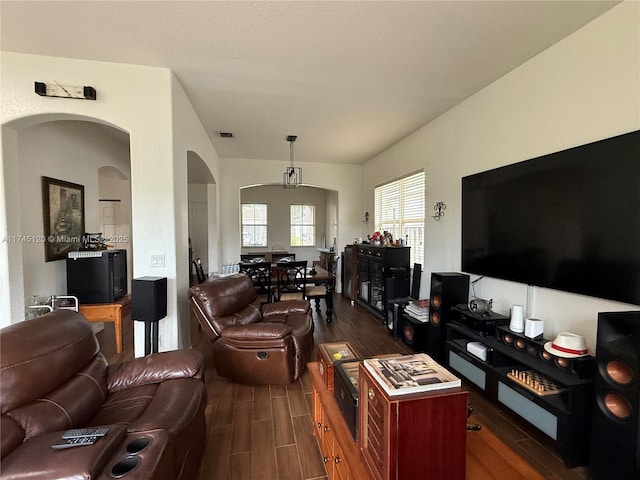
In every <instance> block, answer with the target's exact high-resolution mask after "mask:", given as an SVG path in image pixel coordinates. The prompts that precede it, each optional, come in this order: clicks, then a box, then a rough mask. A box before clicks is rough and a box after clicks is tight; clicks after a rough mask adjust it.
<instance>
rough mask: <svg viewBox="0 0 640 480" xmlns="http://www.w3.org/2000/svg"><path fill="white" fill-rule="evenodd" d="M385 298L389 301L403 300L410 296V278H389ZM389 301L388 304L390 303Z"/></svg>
mask: <svg viewBox="0 0 640 480" xmlns="http://www.w3.org/2000/svg"><path fill="white" fill-rule="evenodd" d="M384 293H385V297H386V298H387V299H389V300H390V299H394V298H403V297H408V296H409V277H407V276H405V277H404V278H393V277H387V281H386V290H385V292H384ZM389 300H387V304H388V303H389Z"/></svg>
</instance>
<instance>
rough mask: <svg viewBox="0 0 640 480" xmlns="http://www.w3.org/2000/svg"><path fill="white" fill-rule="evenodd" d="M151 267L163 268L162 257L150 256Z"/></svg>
mask: <svg viewBox="0 0 640 480" xmlns="http://www.w3.org/2000/svg"><path fill="white" fill-rule="evenodd" d="M151 266H152V267H164V255H151Z"/></svg>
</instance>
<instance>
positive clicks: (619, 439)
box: [591, 311, 640, 480]
mask: <svg viewBox="0 0 640 480" xmlns="http://www.w3.org/2000/svg"><path fill="white" fill-rule="evenodd" d="M596 362H597V368H596V376H595V402H594V403H595V404H594V410H593V422H592V432H591V478H592V479H593V480H611V479H618V478H619V479H623V478H624V479H629V480H631V479H634V480H637V479H640V415H639V412H638V410H639V409H640V311H638V312H610V313H599V314H598V334H597V344H596Z"/></svg>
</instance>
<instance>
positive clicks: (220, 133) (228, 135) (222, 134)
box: [218, 132, 233, 138]
mask: <svg viewBox="0 0 640 480" xmlns="http://www.w3.org/2000/svg"><path fill="white" fill-rule="evenodd" d="M218 135H220V137H221V138H233V133H231V132H218Z"/></svg>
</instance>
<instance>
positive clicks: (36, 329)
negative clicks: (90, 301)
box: [0, 310, 207, 480]
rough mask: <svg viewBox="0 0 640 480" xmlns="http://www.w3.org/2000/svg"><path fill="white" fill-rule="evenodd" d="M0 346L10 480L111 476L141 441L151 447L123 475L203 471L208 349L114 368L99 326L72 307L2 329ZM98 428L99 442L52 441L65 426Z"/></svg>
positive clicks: (5, 471)
mask: <svg viewBox="0 0 640 480" xmlns="http://www.w3.org/2000/svg"><path fill="white" fill-rule="evenodd" d="M0 352H1V366H0V372H1V377H0V382H1V383H2V389H1V390H0V409H1V413H2V415H1V417H0V418H1V423H0V438H1V443H0V454H1V457H2V464H1V469H2V475H1V478H2V479H3V480H10V479H21V478H29V479H30V480H36V479H41V480H53V479H69V478H98V477H100V478H102V477H105V478H107V477H109V475H111V473H112V472H111V469H112V468H116V465H120V467H121V466H122V462H123V461H124V460H125V459H126V458H127V457H129V456H131V455H130V454H129V453H128V450H127V448H128V446H129V444H131V443H133V442H136V441H139V440H140V439H141V438H146V439H148V441H149V443H150V444H149V446H148V447H147V448H145V449H144V450H143V451H141V452H140V453H139V454H136V455H135V459H133V460H130V461H131V462H133V461H137V462H139V463H140V465H139V466H138V467H137V468H135V469H133V470H132V471H131V472H129V473H128V474H127V475H126V477H123V478H126V479H127V480H136V479H142V478H144V479H154V480H158V479H165V478H166V479H184V480H187V479H189V480H190V479H193V478H197V475H198V472H199V469H200V462H201V460H202V455H203V453H204V447H205V431H206V429H205V416H204V410H205V407H206V400H207V396H206V389H205V387H204V382H203V358H202V355H201V354H200V352H198V351H196V350H186V349H185V350H176V351H171V352H162V353H154V354H152V355H149V356H147V357H144V358H136V359H133V360H127V361H124V362H119V363H114V364H111V365H109V364H107V361H106V359H105V357H104V356H103V355H102V353H101V352H100V346H99V344H98V341H97V340H96V338H95V336H94V334H93V330H92V327H91V324H90V323H89V322H87V321H86V319H85V318H84V317H83V316H82V315H81V314H79V313H76V312H73V311H71V310H56V311H54V312H52V313H49V314H46V315H43V316H41V317H38V318H35V319H33V320H27V321H23V322H19V323H16V324H13V325H11V326H9V327H6V328H3V329H2V330H0ZM97 425H105V426H108V427H109V432H108V433H107V435H106V436H105V437H104V438H100V439H99V440H97V441H96V442H95V444H93V445H88V446H82V447H75V448H69V449H63V450H55V449H53V448H51V446H52V445H53V444H56V443H60V442H61V435H62V433H63V431H65V430H68V429H72V428H82V427H90V426H97ZM120 467H118V468H120Z"/></svg>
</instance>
